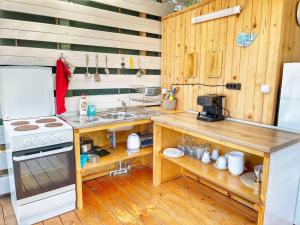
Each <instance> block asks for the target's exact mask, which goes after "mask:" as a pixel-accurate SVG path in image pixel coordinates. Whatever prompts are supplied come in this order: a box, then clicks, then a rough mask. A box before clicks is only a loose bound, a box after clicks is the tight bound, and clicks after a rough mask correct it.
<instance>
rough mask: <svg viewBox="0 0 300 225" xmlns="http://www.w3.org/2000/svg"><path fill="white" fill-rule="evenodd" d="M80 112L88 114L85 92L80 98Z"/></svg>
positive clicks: (83, 114) (81, 114)
mask: <svg viewBox="0 0 300 225" xmlns="http://www.w3.org/2000/svg"><path fill="white" fill-rule="evenodd" d="M79 114H80V116H85V115H86V114H87V100H86V96H85V94H84V93H82V94H81V97H80V99H79Z"/></svg>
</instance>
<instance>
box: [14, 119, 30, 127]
mask: <svg viewBox="0 0 300 225" xmlns="http://www.w3.org/2000/svg"><path fill="white" fill-rule="evenodd" d="M27 124H30V122H29V121H25V120H24V121H16V122H13V123H11V125H12V126H21V125H27Z"/></svg>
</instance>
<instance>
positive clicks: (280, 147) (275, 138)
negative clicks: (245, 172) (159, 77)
mask: <svg viewBox="0 0 300 225" xmlns="http://www.w3.org/2000/svg"><path fill="white" fill-rule="evenodd" d="M152 120H153V121H154V148H153V150H154V152H153V184H154V185H156V186H157V185H160V184H161V183H162V182H165V181H168V180H170V179H174V178H176V177H178V176H182V175H186V176H189V177H191V178H193V179H195V180H197V181H199V182H200V183H202V184H204V185H205V186H207V187H210V188H211V189H213V190H214V191H215V192H209V193H215V194H214V195H215V196H216V197H218V198H220V200H221V201H223V202H226V203H227V204H229V205H231V206H234V207H236V208H237V209H238V210H239V211H240V213H244V214H246V215H248V216H251V217H253V216H255V213H256V216H257V222H258V224H266V225H273V224H281V225H285V224H286V225H288V224H293V219H294V216H295V210H296V204H297V203H296V200H297V194H298V191H299V179H300V163H299V159H300V143H299V141H300V136H299V135H298V134H294V133H289V132H284V131H279V130H276V129H270V128H263V127H258V126H254V125H249V124H245V123H238V122H233V121H227V120H224V121H220V122H213V123H207V122H203V121H198V120H197V119H196V115H195V114H192V113H177V114H171V115H162V116H157V117H153V118H152ZM182 135H188V136H191V137H193V138H195V140H196V142H198V143H209V144H210V145H211V146H212V147H213V148H218V149H219V150H220V153H221V154H226V153H228V152H230V151H233V150H238V151H242V152H244V153H245V161H246V166H247V168H248V169H249V170H252V169H253V167H254V166H255V165H258V164H262V165H263V178H262V187H261V193H260V195H255V194H254V193H253V190H252V189H251V188H249V187H247V186H245V185H244V184H243V183H242V182H241V180H240V177H239V176H233V175H231V174H230V172H229V171H227V170H225V171H222V170H217V169H216V168H214V166H213V165H212V164H203V163H202V162H200V161H199V160H197V159H194V158H191V157H189V156H183V157H181V158H169V157H166V156H164V155H163V154H162V151H163V150H164V149H165V148H168V147H177V146H178V144H179V143H178V142H179V137H180V136H182ZM204 191H206V192H207V190H204ZM216 213H217V212H216Z"/></svg>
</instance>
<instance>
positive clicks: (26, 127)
mask: <svg viewBox="0 0 300 225" xmlns="http://www.w3.org/2000/svg"><path fill="white" fill-rule="evenodd" d="M36 129H39V126H37V125H21V126H18V127H16V128H15V131H30V130H36Z"/></svg>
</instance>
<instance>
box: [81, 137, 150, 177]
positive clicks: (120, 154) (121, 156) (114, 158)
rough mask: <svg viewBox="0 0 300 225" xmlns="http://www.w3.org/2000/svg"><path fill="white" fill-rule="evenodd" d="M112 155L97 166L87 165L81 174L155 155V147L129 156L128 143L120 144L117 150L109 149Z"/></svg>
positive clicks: (105, 157) (101, 159)
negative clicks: (119, 162)
mask: <svg viewBox="0 0 300 225" xmlns="http://www.w3.org/2000/svg"><path fill="white" fill-rule="evenodd" d="M108 151H110V154H109V155H107V156H104V157H101V158H100V160H99V162H98V163H96V164H91V163H89V162H88V163H87V165H86V166H85V167H84V168H82V169H81V174H82V175H83V176H84V174H85V173H87V172H88V171H89V170H95V169H97V168H101V167H104V166H108V165H111V164H114V163H116V162H118V161H124V160H128V159H133V158H137V157H141V156H146V155H150V154H152V153H153V147H152V146H151V147H147V148H141V149H140V151H139V152H137V153H134V154H132V155H128V154H127V151H126V143H122V144H118V145H117V148H116V149H108Z"/></svg>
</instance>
